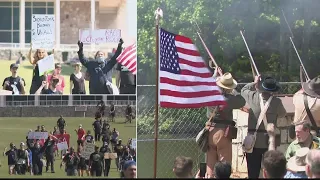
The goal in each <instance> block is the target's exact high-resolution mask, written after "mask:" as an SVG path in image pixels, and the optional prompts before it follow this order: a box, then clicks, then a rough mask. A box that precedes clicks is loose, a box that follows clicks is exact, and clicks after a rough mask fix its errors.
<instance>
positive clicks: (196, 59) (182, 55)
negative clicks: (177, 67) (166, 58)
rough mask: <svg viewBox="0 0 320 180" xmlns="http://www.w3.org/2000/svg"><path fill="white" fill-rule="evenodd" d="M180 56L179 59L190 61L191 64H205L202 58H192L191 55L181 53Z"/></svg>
mask: <svg viewBox="0 0 320 180" xmlns="http://www.w3.org/2000/svg"><path fill="white" fill-rule="evenodd" d="M178 56H179V58H182V59H185V60H188V61H190V62H195V63H198V62H201V63H204V62H203V59H202V57H200V56H190V55H187V54H183V53H179V52H178Z"/></svg>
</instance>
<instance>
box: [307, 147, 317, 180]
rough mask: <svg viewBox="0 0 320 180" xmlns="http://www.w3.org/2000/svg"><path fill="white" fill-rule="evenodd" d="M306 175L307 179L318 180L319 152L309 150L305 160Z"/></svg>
mask: <svg viewBox="0 0 320 180" xmlns="http://www.w3.org/2000/svg"><path fill="white" fill-rule="evenodd" d="M305 168H306V174H307V176H308V178H310V179H311V178H313V179H318V178H320V150H319V149H311V150H310V151H309V153H308V155H307V158H306V167H305Z"/></svg>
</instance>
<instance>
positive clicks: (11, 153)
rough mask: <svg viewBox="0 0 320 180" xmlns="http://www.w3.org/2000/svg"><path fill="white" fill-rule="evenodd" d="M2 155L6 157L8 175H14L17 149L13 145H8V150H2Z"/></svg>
mask: <svg viewBox="0 0 320 180" xmlns="http://www.w3.org/2000/svg"><path fill="white" fill-rule="evenodd" d="M4 151H5V152H3V155H6V156H8V167H9V174H10V175H14V174H16V172H15V165H16V162H17V148H16V146H15V145H14V144H13V143H10V150H8V151H7V148H4Z"/></svg>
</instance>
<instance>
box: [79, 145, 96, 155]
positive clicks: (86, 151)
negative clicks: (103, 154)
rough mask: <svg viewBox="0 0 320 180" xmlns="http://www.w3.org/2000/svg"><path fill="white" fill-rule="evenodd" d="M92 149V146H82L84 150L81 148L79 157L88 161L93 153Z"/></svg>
mask: <svg viewBox="0 0 320 180" xmlns="http://www.w3.org/2000/svg"><path fill="white" fill-rule="evenodd" d="M94 147H95V145H94V144H91V143H86V144H85V145H84V148H83V150H82V152H81V156H82V157H84V158H85V159H89V158H90V155H91V154H92V153H94Z"/></svg>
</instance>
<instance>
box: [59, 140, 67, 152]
mask: <svg viewBox="0 0 320 180" xmlns="http://www.w3.org/2000/svg"><path fill="white" fill-rule="evenodd" d="M57 148H58V150H59V151H62V150H67V149H68V144H67V142H66V141H64V142H60V143H57Z"/></svg>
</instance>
